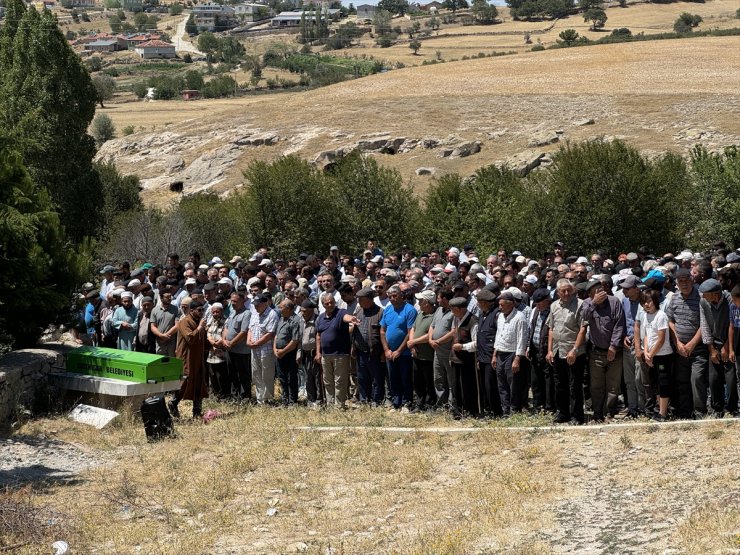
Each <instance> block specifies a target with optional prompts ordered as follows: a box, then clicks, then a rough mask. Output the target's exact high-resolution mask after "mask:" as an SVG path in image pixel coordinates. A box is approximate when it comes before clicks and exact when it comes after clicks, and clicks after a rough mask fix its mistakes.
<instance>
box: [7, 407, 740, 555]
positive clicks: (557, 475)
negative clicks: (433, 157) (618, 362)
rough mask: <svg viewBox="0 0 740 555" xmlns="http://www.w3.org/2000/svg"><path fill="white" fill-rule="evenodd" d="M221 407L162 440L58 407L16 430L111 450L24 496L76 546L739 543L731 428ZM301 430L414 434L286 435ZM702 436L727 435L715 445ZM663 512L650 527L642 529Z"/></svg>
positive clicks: (501, 549) (512, 549)
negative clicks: (95, 425) (606, 507)
mask: <svg viewBox="0 0 740 555" xmlns="http://www.w3.org/2000/svg"><path fill="white" fill-rule="evenodd" d="M219 408H220V409H221V410H223V411H225V412H226V413H227V416H226V417H225V418H221V419H217V420H215V421H214V422H213V423H211V424H210V425H208V426H205V425H202V424H199V423H191V422H183V423H181V424H180V425H178V427H177V431H178V438H177V439H174V440H169V441H164V442H161V443H156V444H150V443H147V442H146V441H145V439H144V433H143V430H142V426H141V424H140V423H139V422H138V421H136V419H134V418H132V417H131V416H130V415H129V416H125V417H124V418H123V419H122V420H121V421H120V422H119V423H118V424H116V425H115V426H114V427H113V428H111V429H110V430H105V431H102V432H101V431H97V430H94V429H92V428H88V427H85V426H82V425H79V424H75V423H71V422H69V421H67V420H66V419H64V418H57V419H47V420H38V421H33V422H31V423H29V424H28V425H26V426H25V427H24V428H23V430H21V433H23V434H26V435H41V434H46V435H48V434H49V433H51V432H50V430H53V433H54V434H55V437H56V438H58V439H63V440H67V441H74V442H76V443H78V444H80V445H82V446H84V447H85V448H86V449H88V450H91V451H92V452H94V453H95V454H96V455H97V456H99V457H100V458H102V459H104V460H105V461H107V464H106V465H105V466H103V467H98V468H96V469H93V470H89V471H87V472H86V473H84V474H83V475H81V480H79V481H76V482H71V483H68V484H66V485H49V486H48V487H45V488H40V487H36V488H35V489H34V491H33V498H32V502H33V504H34V506H36V507H38V508H43V507H58V508H62V509H63V510H64V511H65V512H66V513H67V514H68V517H69V521H70V522H73V523H74V524H75V525H74V527H72V528H70V529H68V530H65V532H66V533H67V536H66V537H64V538H56V539H65V540H66V541H68V542H69V543H70V545H71V547H72V549H73V550H74V552H76V553H139V552H141V553H163V554H168V553H173V554H175V553H177V554H181V553H217V554H235V553H289V552H300V551H303V550H305V551H306V552H309V553H322V555H323V554H324V553H326V548H328V547H331V548H332V549H334V551H333V553H347V554H349V553H403V554H409V553H412V554H424V555H426V554H444V555H455V554H467V553H473V552H478V553H520V554H525V553H537V554H542V553H557V552H563V549H564V546H567V545H569V544H568V542H570V541H571V539H570V536H569V534H575V533H576V532H579V531H580V528H579V527H581V528H583V529H584V530H586V531H590V532H593V533H592V536H593V539H592V540H591V541H592V544H591V545H590V546H588V547H591V548H593V549H597V550H598V549H599V548H600V546H601V547H603V545H606V543H605V542H607V540H606V539H604V538H607V537H609V538H611V537H617V538H619V539H622V540H624V541H625V545H632V544H631V543H630V542H637V544H638V545H639V546H640V548H641V552H648V551H658V550H662V549H663V548H667V547H671V548H675V549H678V550H679V551H680V552H682V553H683V552H685V553H700V552H701V553H704V552H709V551H713V550H716V549H720V548H729V547H731V546H732V545H733V542H737V533H738V532H740V503H739V502H738V499H740V497H738V495H737V480H738V478H740V462H738V461H740V457H739V456H738V455H740V448H739V446H738V444H737V441H736V439H735V438H736V437H737V422H729V423H724V422H723V423H716V424H712V425H711V426H710V428H707V427H701V428H699V427H695V428H694V429H688V430H680V429H676V428H662V427H661V428H659V429H658V430H657V431H655V430H653V431H648V430H645V429H638V430H631V431H629V432H628V434H629V438H630V441H631V442H632V443H633V444H634V445H632V447H631V448H629V449H627V446H625V445H624V441H623V440H622V439H621V438H622V437H624V434H622V433H621V432H619V431H617V430H612V431H606V432H598V431H596V430H589V429H566V430H562V431H561V430H557V431H542V432H516V431H510V430H507V429H506V428H502V427H501V424H500V423H497V426H498V427H492V428H490V429H487V430H483V431H479V432H477V433H469V434H454V435H452V434H440V433H431V432H427V431H424V429H423V428H425V427H430V426H443V427H444V426H451V425H453V422H452V421H451V420H449V419H447V418H446V417H443V416H439V415H421V416H412V417H408V416H407V417H404V416H401V415H398V414H395V413H386V412H384V411H370V410H353V411H350V412H348V413H344V412H333V411H330V412H320V413H318V412H315V411H309V410H307V409H303V408H299V409H295V410H278V409H262V408H246V409H245V408H234V407H228V406H220V407H219ZM307 423H308V424H314V425H318V426H322V425H358V424H361V423H362V424H369V425H370V426H398V425H402V426H414V427H419V428H420V429H419V430H418V431H416V432H414V433H411V434H398V433H388V432H383V431H381V430H374V429H367V430H362V431H357V430H347V431H343V432H336V433H335V432H318V431H298V430H296V426H299V425H304V424H307ZM514 423H519V424H521V423H531V424H534V425H538V424H541V423H544V420H542V419H536V418H522V417H520V418H519V419H518V420H515V422H514ZM454 425H455V426H459V425H460V424H459V423H454ZM462 425H464V426H470V427H471V429H474V428H479V427H480V423H474V422H463V424H462ZM708 430H709V431H711V430H722V431H723V432H724V433H723V434H721V436H717V437H715V438H714V439H709V438H708V437H707V436H708ZM713 435H716V434H713ZM719 452H721V453H723V455H722V461H721V463H720V461H718V459H717V455H716V454H717V453H719ZM660 478H662V480H661V479H660ZM594 489H595V490H596V491H598V492H599V494H600V495H603V496H607V495H614V498H613V499H614V500H615V502H616V503H620V504H621V503H628V502H629V504H630V505H629V507H630V510H631V511H638V513H639V515H640V519H639V521H638V522H636V523H634V522H633V523H630V525H631V526H630V530H629V531H624V530H622V529H618V528H614V526H616V525H617V524H618V523H619V521H620V519H621V518H622V517H620V516H619V515H620V514H621V509H620V506H621V505H620V506H615V507H613V508H612V509H613V510H612V511H610V512H607V514H605V515H603V516H604V517H605V518H604V519H603V520H598V519H597V520H594V518H593V515H594V512H596V513H598V510H595V509H594V506H593V501H594V499H592V495H593V491H594ZM630 491H632V492H637V495H636V496H634V497H626V496H628V495H632V493H630ZM733 493H734V494H735V495H734V496H733V495H732V494H733ZM709 500H712V501H713V502H712V503H708V501H709ZM626 506H627V505H625V507H626ZM668 506H671V507H673V508H674V509H675V510H674V511H673V512H671V513H670V514H669V515H667V514H666V512H665V511H666V508H667V507H668ZM273 509H276V510H277V512H276V514H275V515H274V516H268V511H269V513H272V512H273V511H272V510H273ZM564 509H567V511H568V512H569V513H573V514H569V513H564V512H563V511H564ZM630 514H632V513H630ZM667 516H670V517H671V523H670V524H669V525H668V527H663V528H662V529H661V536H660V537H657V538H656V537H653V535H651V534H648V533H646V532H645V526H646V525H647V527H648V529H649V528H650V525H651V522H655V523H657V522H660V523H661V525H663V523H664V519H665V518H666V517H667ZM625 517H626V518H628V517H629V514H627V515H625ZM615 523H617V524H615ZM592 529H593V530H592ZM563 534H565V536H563ZM599 538H601V539H599ZM610 541H611V540H610ZM42 543H43V542H42ZM607 543H608V542H607ZM43 547H44V546H43V545H41V544H39V543H36V542H34V543H31V544H29V545H28V546H26V547H25V548H23V549H25V551H24V550H23V549H21V550H20V551H19V552H20V553H37V552H39V551H40V550H42V548H43ZM582 547H586V546H585V545H583V546H582Z"/></svg>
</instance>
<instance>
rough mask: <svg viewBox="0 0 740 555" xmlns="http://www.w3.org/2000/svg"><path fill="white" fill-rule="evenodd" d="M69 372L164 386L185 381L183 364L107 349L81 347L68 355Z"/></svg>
mask: <svg viewBox="0 0 740 555" xmlns="http://www.w3.org/2000/svg"><path fill="white" fill-rule="evenodd" d="M66 367H67V372H72V373H74V374H86V375H88V376H98V377H101V378H115V379H118V380H126V381H129V382H137V383H161V382H168V381H172V380H179V379H181V378H182V361H181V360H180V359H177V358H170V357H166V356H162V355H150V354H149V353H136V352H133V351H121V350H119V349H108V348H105V347H78V348H77V349H73V350H72V351H70V352H68V353H67V356H66Z"/></svg>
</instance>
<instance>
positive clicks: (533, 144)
mask: <svg viewBox="0 0 740 555" xmlns="http://www.w3.org/2000/svg"><path fill="white" fill-rule="evenodd" d="M559 140H560V135H559V134H558V133H556V132H554V131H548V132H545V133H538V134H537V135H535V136H533V137H532V138H531V139H529V142H528V143H527V147H528V148H537V147H540V146H546V145H551V144H555V143H557V142H558V141H559Z"/></svg>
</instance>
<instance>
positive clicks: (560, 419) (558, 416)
mask: <svg viewBox="0 0 740 555" xmlns="http://www.w3.org/2000/svg"><path fill="white" fill-rule="evenodd" d="M552 421H553V422H554V423H555V424H566V423H568V422H570V418H568V417H567V416H565V415H564V414H562V413H560V412H558V413H555V418H553V420H552Z"/></svg>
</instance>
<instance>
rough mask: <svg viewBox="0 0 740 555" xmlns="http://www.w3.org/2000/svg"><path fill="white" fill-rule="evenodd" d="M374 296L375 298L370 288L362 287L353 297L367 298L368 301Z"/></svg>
mask: <svg viewBox="0 0 740 555" xmlns="http://www.w3.org/2000/svg"><path fill="white" fill-rule="evenodd" d="M374 296H375V291H374V290H373V289H371V288H370V287H363V288H362V289H360V290H359V291H358V292H357V294H356V295H355V297H357V298H358V299H360V298H362V297H367V298H368V299H372V298H373V297H374Z"/></svg>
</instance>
